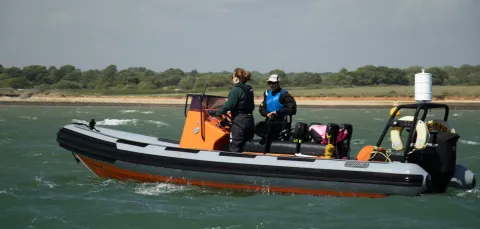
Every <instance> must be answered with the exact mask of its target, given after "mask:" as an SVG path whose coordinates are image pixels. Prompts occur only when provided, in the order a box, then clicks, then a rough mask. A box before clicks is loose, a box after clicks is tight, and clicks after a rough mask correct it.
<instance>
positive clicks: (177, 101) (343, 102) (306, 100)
mask: <svg viewBox="0 0 480 229" xmlns="http://www.w3.org/2000/svg"><path fill="white" fill-rule="evenodd" d="M261 99H262V98H260V97H258V98H256V99H255V103H256V104H257V105H258V104H260V103H261ZM295 99H296V101H297V104H298V105H299V106H314V107H334V108H356V107H357V108H362V107H365V108H368V107H377V108H378V107H382V108H388V107H392V105H393V102H394V101H397V102H398V104H405V103H412V102H414V98H409V97H295ZM433 102H438V103H446V104H448V105H449V106H451V107H452V108H456V109H480V98H475V97H473V98H468V97H449V98H445V99H444V100H438V99H433ZM184 104H185V97H183V98H181V97H177V98H173V97H158V96H138V95H128V96H127V95H125V96H72V95H33V96H31V97H28V98H22V97H8V96H2V97H0V105H55V106H61V105H64V106H65V105H66V106H182V105H184Z"/></svg>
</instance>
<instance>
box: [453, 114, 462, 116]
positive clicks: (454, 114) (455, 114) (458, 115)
mask: <svg viewBox="0 0 480 229" xmlns="http://www.w3.org/2000/svg"><path fill="white" fill-rule="evenodd" d="M459 116H462V114H453V117H459Z"/></svg>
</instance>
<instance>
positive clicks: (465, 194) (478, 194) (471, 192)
mask: <svg viewBox="0 0 480 229" xmlns="http://www.w3.org/2000/svg"><path fill="white" fill-rule="evenodd" d="M457 196H459V197H469V196H472V197H477V198H480V190H478V189H476V188H475V189H470V190H465V191H462V192H459V193H457Z"/></svg>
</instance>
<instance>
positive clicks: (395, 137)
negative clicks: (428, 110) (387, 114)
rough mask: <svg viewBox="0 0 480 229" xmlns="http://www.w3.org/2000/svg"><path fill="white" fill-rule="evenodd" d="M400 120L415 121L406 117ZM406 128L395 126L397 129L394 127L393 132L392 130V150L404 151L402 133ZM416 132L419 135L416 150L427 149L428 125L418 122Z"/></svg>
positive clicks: (410, 117) (411, 117)
mask: <svg viewBox="0 0 480 229" xmlns="http://www.w3.org/2000/svg"><path fill="white" fill-rule="evenodd" d="M398 120H402V121H413V116H404V117H401V118H400V119H398ZM404 128H405V127H399V126H395V127H392V130H390V140H391V141H392V150H399V151H401V150H403V149H404V143H403V141H402V131H403V129H404ZM415 131H416V134H417V139H416V140H415V149H417V150H422V149H425V147H427V142H428V137H429V131H428V127H427V124H426V123H425V122H424V121H422V120H418V122H417V126H416V128H415Z"/></svg>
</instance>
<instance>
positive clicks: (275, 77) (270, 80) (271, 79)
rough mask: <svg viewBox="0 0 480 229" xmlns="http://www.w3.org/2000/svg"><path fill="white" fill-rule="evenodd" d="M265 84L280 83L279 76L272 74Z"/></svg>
mask: <svg viewBox="0 0 480 229" xmlns="http://www.w3.org/2000/svg"><path fill="white" fill-rule="evenodd" d="M267 82H280V76H279V75H277V74H273V75H271V76H270V77H269V78H268V80H267Z"/></svg>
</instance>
